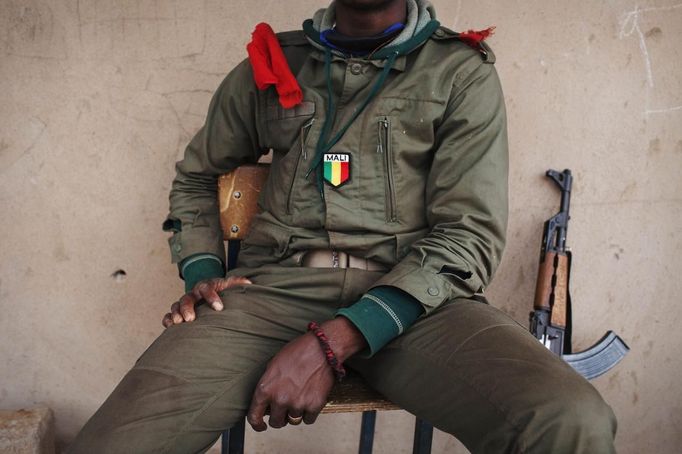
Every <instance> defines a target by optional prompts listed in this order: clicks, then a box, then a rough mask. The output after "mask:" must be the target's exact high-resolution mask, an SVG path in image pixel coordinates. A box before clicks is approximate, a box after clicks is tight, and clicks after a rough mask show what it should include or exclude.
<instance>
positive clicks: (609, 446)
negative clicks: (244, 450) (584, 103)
mask: <svg viewBox="0 0 682 454" xmlns="http://www.w3.org/2000/svg"><path fill="white" fill-rule="evenodd" d="M435 18H436V16H435V11H434V9H433V8H432V7H431V5H430V4H429V3H428V2H427V1H425V0H338V1H336V2H334V3H332V4H331V5H330V7H328V8H326V9H322V10H320V11H318V12H317V13H316V14H315V15H314V18H313V19H312V20H309V21H306V22H305V23H304V27H303V31H302V32H301V31H298V32H289V33H284V34H281V35H280V36H279V43H280V44H281V46H282V48H283V51H284V56H286V61H285V62H284V63H287V64H288V65H289V66H290V67H291V68H292V69H293V74H295V80H294V79H293V76H292V77H287V72H286V70H283V69H282V63H283V62H282V58H279V57H282V56H281V55H280V54H278V49H277V46H273V37H272V36H270V37H269V38H268V36H267V33H266V32H267V30H266V29H267V27H265V28H261V29H262V30H265V31H264V32H263V33H265V34H264V35H262V36H259V37H258V40H260V41H258V40H255V41H254V43H253V44H252V46H254V47H252V48H251V52H250V54H251V57H252V58H251V60H250V61H248V60H247V61H244V62H242V63H241V64H239V65H238V66H237V67H236V68H234V70H233V71H231V72H230V74H229V75H228V76H227V77H226V79H225V80H224V82H223V83H222V84H221V85H220V87H219V88H218V90H217V92H216V94H215V96H214V97H213V100H212V102H211V105H210V108H209V111H208V116H207V119H206V124H205V126H204V127H203V128H202V129H201V131H199V133H198V134H197V135H196V137H195V138H194V139H193V140H192V142H191V143H190V144H189V146H188V147H187V150H186V152H185V156H184V159H183V160H182V161H180V162H179V163H178V164H177V177H176V179H175V181H174V183H173V189H172V191H171V195H170V205H171V207H170V215H169V217H168V220H167V221H166V223H165V227H166V228H167V230H171V231H173V232H174V234H173V237H172V238H171V240H170V244H171V252H172V256H173V260H174V261H175V262H177V263H179V266H180V272H181V276H182V277H183V278H184V280H185V284H186V289H187V291H188V292H189V293H187V294H186V295H185V296H183V297H182V298H181V299H180V301H179V302H177V303H175V304H173V306H172V308H171V312H169V313H168V314H166V316H165V317H164V319H163V324H164V326H166V327H167V329H166V330H165V331H164V332H163V333H162V334H161V336H159V338H158V339H157V340H156V341H155V342H154V343H153V344H152V345H151V346H150V347H149V348H148V349H147V351H146V352H145V353H144V354H143V355H142V356H141V358H140V359H139V360H138V361H137V363H136V364H135V366H134V367H133V368H132V370H130V372H128V374H127V375H126V376H125V377H124V378H123V380H122V381H121V383H120V384H119V385H118V387H117V388H116V389H115V390H114V391H113V393H112V394H111V396H110V397H109V398H108V399H107V401H106V402H105V403H104V404H103V405H102V407H101V408H100V409H99V410H98V411H97V413H96V414H95V415H94V416H93V417H92V418H91V419H90V421H89V422H88V423H87V425H86V426H85V427H84V428H83V430H82V431H81V433H80V434H79V436H78V438H77V439H76V441H75V443H74V444H73V445H72V446H71V448H70V452H72V453H151V452H163V453H167V452H174V453H191V452H202V451H204V450H206V449H208V448H209V447H210V446H211V445H212V444H213V443H214V442H215V441H216V439H217V438H218V436H219V435H220V433H221V431H223V430H224V429H226V428H228V427H231V426H233V425H234V424H236V423H237V422H238V421H240V420H241V419H242V418H244V416H245V415H247V419H248V422H249V424H251V426H252V427H253V428H254V429H255V430H257V431H262V430H265V429H266V427H267V426H266V422H265V420H264V416H265V415H266V414H268V413H269V420H268V421H269V425H270V426H272V427H274V428H280V427H283V426H285V425H287V424H298V423H300V422H301V421H303V422H305V423H307V424H312V423H313V422H314V421H315V419H316V418H317V416H318V413H319V412H320V410H321V409H322V407H323V406H324V404H325V402H326V397H327V395H328V393H329V391H330V389H331V387H332V385H333V383H334V381H335V379H340V378H341V377H342V376H343V374H344V367H346V366H347V367H351V368H353V369H354V370H356V371H357V372H358V373H360V374H361V375H362V376H363V377H364V378H365V379H366V381H367V382H368V383H369V384H370V385H371V386H372V387H373V388H375V389H376V390H378V391H379V392H381V393H382V394H383V395H385V396H386V397H387V398H389V399H390V400H391V401H393V402H395V403H396V404H398V405H400V406H401V407H402V408H404V409H406V410H407V411H409V412H411V413H413V414H415V415H417V416H418V417H420V418H423V419H425V420H427V421H429V422H431V423H432V424H433V425H434V426H435V427H437V428H438V429H440V430H443V431H445V432H448V433H450V434H452V435H453V436H455V437H457V438H458V439H459V440H461V442H462V443H464V445H466V446H467V448H468V449H469V450H471V451H472V452H474V453H484V452H485V453H503V452H504V453H531V452H532V453H542V454H546V453H590V454H593V453H610V452H614V446H613V438H614V434H615V427H616V421H615V417H614V415H613V413H612V411H611V409H610V408H609V407H608V406H607V405H606V404H605V403H604V401H603V400H602V398H601V397H600V396H599V394H598V392H597V391H596V390H595V389H594V388H593V387H592V386H591V385H590V384H589V383H588V382H587V381H586V380H584V379H583V378H582V377H580V376H579V375H578V374H577V373H576V372H574V371H573V370H572V369H571V367H569V366H568V365H567V364H565V363H564V362H563V361H562V360H561V359H560V358H559V357H557V356H555V355H553V354H552V353H551V352H549V351H548V350H547V349H546V348H545V347H543V346H542V345H541V344H540V343H539V342H538V341H537V340H536V339H535V338H534V337H533V336H532V335H531V334H530V333H529V332H527V330H526V329H525V328H524V327H522V326H520V325H519V324H517V323H516V322H515V321H514V320H512V319H511V318H509V317H508V316H506V315H505V314H503V313H502V312H501V311H499V310H498V309H495V308H494V307H492V306H490V305H488V304H485V303H482V302H480V299H474V298H472V297H473V296H474V294H476V293H480V292H482V291H483V289H484V287H485V286H487V285H488V283H489V282H490V280H491V278H492V276H493V274H494V272H495V269H496V267H497V266H498V263H499V261H500V257H501V255H502V250H503V246H504V242H505V230H506V223H507V172H508V170H507V168H508V164H507V134H506V120H505V110H504V102H503V98H502V92H501V88H500V84H499V81H498V77H497V74H496V72H495V68H494V64H493V63H494V55H493V54H492V52H491V51H490V49H489V48H488V47H487V46H486V45H485V44H483V43H482V42H481V38H482V37H483V36H484V35H485V34H481V35H476V34H473V35H471V34H470V35H459V34H457V33H455V32H452V31H450V30H448V29H447V28H444V27H441V26H440V25H439V23H438V22H437V21H436V20H435ZM259 46H260V47H259ZM263 52H265V53H266V55H267V52H271V54H270V55H269V56H267V57H265V58H260V57H263ZM259 56H260V57H259ZM259 58H260V59H259ZM285 69H286V68H285ZM263 71H265V72H263ZM268 72H272V73H273V74H274V75H275V77H274V79H272V78H271V79H272V80H270V82H272V81H273V80H274V82H275V85H276V86H270V87H269V88H267V89H264V90H259V88H258V87H257V85H261V86H262V85H263V84H267V83H270V82H268V77H267V76H268ZM254 78H255V80H254ZM297 86H300V89H301V90H302V92H301V94H302V96H300V97H299V96H298V95H297V93H296V88H297ZM270 149H272V150H273V161H272V169H271V172H270V176H269V179H268V181H267V184H266V186H265V188H264V190H263V193H262V194H261V200H260V207H261V211H260V212H259V214H258V215H257V216H256V218H255V220H254V222H253V225H252V228H251V231H250V234H249V236H248V238H247V239H246V240H245V241H244V244H243V246H242V250H241V253H240V256H239V262H238V266H237V267H236V268H235V269H233V270H230V271H229V272H228V273H227V275H226V273H225V255H224V245H223V242H222V234H221V228H220V224H219V217H218V207H217V201H216V181H217V178H218V176H219V175H221V174H223V173H226V172H228V171H230V170H232V169H234V168H235V167H236V166H239V165H241V164H245V163H254V162H256V161H257V160H258V159H259V157H260V156H261V155H262V154H264V153H265V152H267V151H268V150H270ZM200 302H205V303H206V304H201V305H199V304H198V303H200ZM310 322H318V323H320V325H316V324H311V323H310ZM325 339H326V342H320V340H325Z"/></svg>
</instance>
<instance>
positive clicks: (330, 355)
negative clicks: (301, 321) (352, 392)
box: [308, 322, 346, 381]
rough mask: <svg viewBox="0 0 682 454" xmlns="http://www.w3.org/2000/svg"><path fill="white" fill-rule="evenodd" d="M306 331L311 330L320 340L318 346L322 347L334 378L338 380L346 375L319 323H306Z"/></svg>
mask: <svg viewBox="0 0 682 454" xmlns="http://www.w3.org/2000/svg"><path fill="white" fill-rule="evenodd" d="M308 331H312V333H313V334H314V335H315V337H317V340H318V341H319V342H320V346H321V347H322V351H323V352H324V356H325V358H326V359H327V363H328V364H329V365H330V366H331V368H332V371H333V372H334V375H335V376H336V379H337V380H338V381H341V380H343V377H345V376H346V369H345V368H344V367H343V364H341V363H340V362H339V359H338V358H337V357H336V355H335V354H334V351H333V350H332V348H331V346H330V345H329V338H328V337H327V335H326V334H324V331H322V328H320V325H318V324H317V323H315V322H310V323H308Z"/></svg>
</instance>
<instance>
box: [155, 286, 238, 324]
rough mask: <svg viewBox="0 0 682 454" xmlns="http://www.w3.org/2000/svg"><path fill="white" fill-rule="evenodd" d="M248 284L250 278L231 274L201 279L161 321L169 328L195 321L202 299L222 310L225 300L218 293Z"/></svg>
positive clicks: (174, 304) (217, 309)
mask: <svg viewBox="0 0 682 454" xmlns="http://www.w3.org/2000/svg"><path fill="white" fill-rule="evenodd" d="M248 284H251V281H250V280H248V279H247V278H245V277H238V276H230V277H228V278H227V279H224V278H216V279H207V280H205V281H200V282H198V283H197V285H195V286H194V288H193V289H192V291H191V292H189V293H186V294H185V295H183V296H182V298H180V300H179V301H176V302H175V303H173V305H172V306H171V311H170V312H168V313H167V314H166V315H164V317H163V320H162V321H161V323H162V324H163V326H164V327H166V328H168V327H169V326H171V325H178V324H180V323H183V322H191V321H193V320H194V319H195V318H196V317H197V316H196V313H195V312H194V306H195V305H196V304H197V303H199V302H200V301H201V300H204V301H206V303H207V304H208V305H209V306H211V307H212V308H213V310H216V311H222V310H223V302H222V300H221V299H220V296H219V295H218V293H219V292H222V291H223V290H226V289H228V288H230V287H237V286H240V285H248Z"/></svg>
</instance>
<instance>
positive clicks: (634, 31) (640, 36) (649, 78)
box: [618, 3, 682, 117]
mask: <svg viewBox="0 0 682 454" xmlns="http://www.w3.org/2000/svg"><path fill="white" fill-rule="evenodd" d="M675 10H679V11H681V12H682V3H678V4H675V5H670V6H652V7H647V8H640V7H639V6H636V7H635V9H634V10H632V11H628V12H626V13H625V14H623V17H622V19H621V21H620V32H619V34H618V37H619V38H620V39H624V38H629V37H631V36H636V38H637V41H638V43H639V49H640V52H641V53H642V59H643V61H644V68H645V71H646V82H647V87H648V89H649V90H651V89H653V88H654V71H653V66H652V63H651V55H650V52H649V48H648V47H647V42H646V36H645V33H644V32H643V31H642V28H641V27H640V20H641V17H642V15H643V14H646V13H653V12H666V11H667V12H670V11H675ZM679 110H682V106H673V107H667V108H656V109H653V108H650V106H649V96H647V106H646V108H645V110H644V115H645V116H647V117H648V116H649V115H651V114H661V113H668V112H675V111H679Z"/></svg>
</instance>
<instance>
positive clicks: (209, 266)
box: [180, 254, 225, 292]
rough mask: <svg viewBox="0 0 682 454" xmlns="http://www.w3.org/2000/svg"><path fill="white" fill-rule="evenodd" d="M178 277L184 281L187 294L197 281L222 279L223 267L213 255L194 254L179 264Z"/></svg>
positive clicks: (223, 274)
mask: <svg viewBox="0 0 682 454" xmlns="http://www.w3.org/2000/svg"><path fill="white" fill-rule="evenodd" d="M180 276H181V277H182V278H183V279H184V280H185V292H189V291H190V290H192V289H193V288H194V286H195V285H196V283H197V282H199V281H203V280H204V279H212V278H214V277H224V276H225V267H224V266H223V262H222V261H221V260H220V259H219V258H218V257H216V256H215V255H213V254H195V255H192V256H190V257H187V258H186V259H185V260H183V261H182V262H180Z"/></svg>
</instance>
